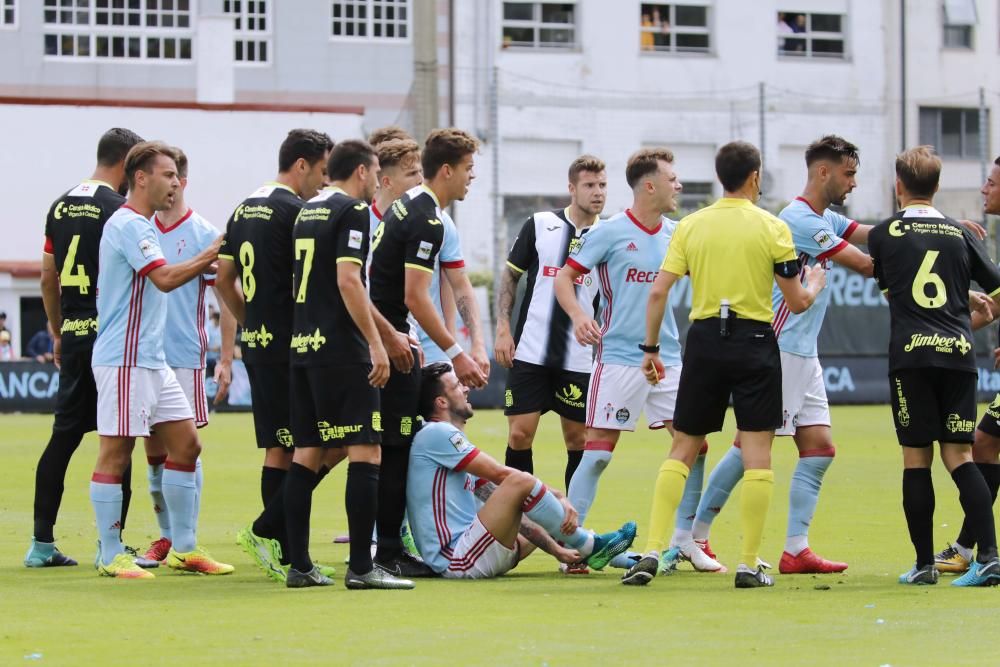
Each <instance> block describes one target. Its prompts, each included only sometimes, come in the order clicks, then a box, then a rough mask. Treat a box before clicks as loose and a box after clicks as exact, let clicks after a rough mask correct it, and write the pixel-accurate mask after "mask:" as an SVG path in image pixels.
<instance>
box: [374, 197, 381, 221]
mask: <svg viewBox="0 0 1000 667" xmlns="http://www.w3.org/2000/svg"><path fill="white" fill-rule="evenodd" d="M372 213H374V214H375V217H376V218H378V219H379V220H382V211H380V210H378V206H376V204H375V200H374V199H372Z"/></svg>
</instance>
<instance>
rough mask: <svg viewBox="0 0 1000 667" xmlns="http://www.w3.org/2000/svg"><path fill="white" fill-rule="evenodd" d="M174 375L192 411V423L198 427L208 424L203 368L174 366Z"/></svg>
mask: <svg viewBox="0 0 1000 667" xmlns="http://www.w3.org/2000/svg"><path fill="white" fill-rule="evenodd" d="M173 371H174V375H176V376H177V382H178V383H179V384H180V385H181V389H183V390H184V395H185V396H186V397H187V400H188V405H190V406H191V411H192V412H194V425H195V426H197V427H198V428H201V427H202V426H205V425H206V424H208V399H207V398H205V369H204V368H175V369H173Z"/></svg>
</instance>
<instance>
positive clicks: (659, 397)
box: [587, 363, 681, 431]
mask: <svg viewBox="0 0 1000 667" xmlns="http://www.w3.org/2000/svg"><path fill="white" fill-rule="evenodd" d="M664 370H665V371H666V375H665V376H664V377H663V379H662V380H660V381H659V382H658V383H657V384H656V385H655V386H653V385H651V384H649V382H647V381H646V376H645V375H643V374H642V369H641V368H639V367H638V366H617V365H614V364H601V363H598V364H596V365H595V366H594V371H593V372H592V373H591V374H590V388H589V389H588V390H587V391H588V394H587V396H588V399H587V426H588V427H591V428H603V429H608V430H612V431H634V430H635V424H636V422H637V421H638V420H639V413H640V412H642V411H643V410H645V411H646V422H647V423H648V424H649V428H652V429H657V428H663V427H665V426H666V425H667V422H669V421H673V418H674V406H676V405H677V385H678V384H679V383H680V379H681V366H679V365H678V366H667V367H665V368H664Z"/></svg>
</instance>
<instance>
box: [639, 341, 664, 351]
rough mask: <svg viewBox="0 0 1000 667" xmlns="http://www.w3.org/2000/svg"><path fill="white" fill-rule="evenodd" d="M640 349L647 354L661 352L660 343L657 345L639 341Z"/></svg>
mask: <svg viewBox="0 0 1000 667" xmlns="http://www.w3.org/2000/svg"><path fill="white" fill-rule="evenodd" d="M639 349H640V350H642V351H643V352H645V353H646V354H659V353H660V344H659V343H657V344H656V345H646V344H645V343H639Z"/></svg>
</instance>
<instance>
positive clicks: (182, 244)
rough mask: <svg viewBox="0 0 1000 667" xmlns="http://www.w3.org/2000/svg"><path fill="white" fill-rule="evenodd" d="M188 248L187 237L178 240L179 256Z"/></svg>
mask: <svg viewBox="0 0 1000 667" xmlns="http://www.w3.org/2000/svg"><path fill="white" fill-rule="evenodd" d="M185 248H187V239H181V240H180V241H178V242H177V256H178V257H180V256H181V253H183V252H184V249H185Z"/></svg>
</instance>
